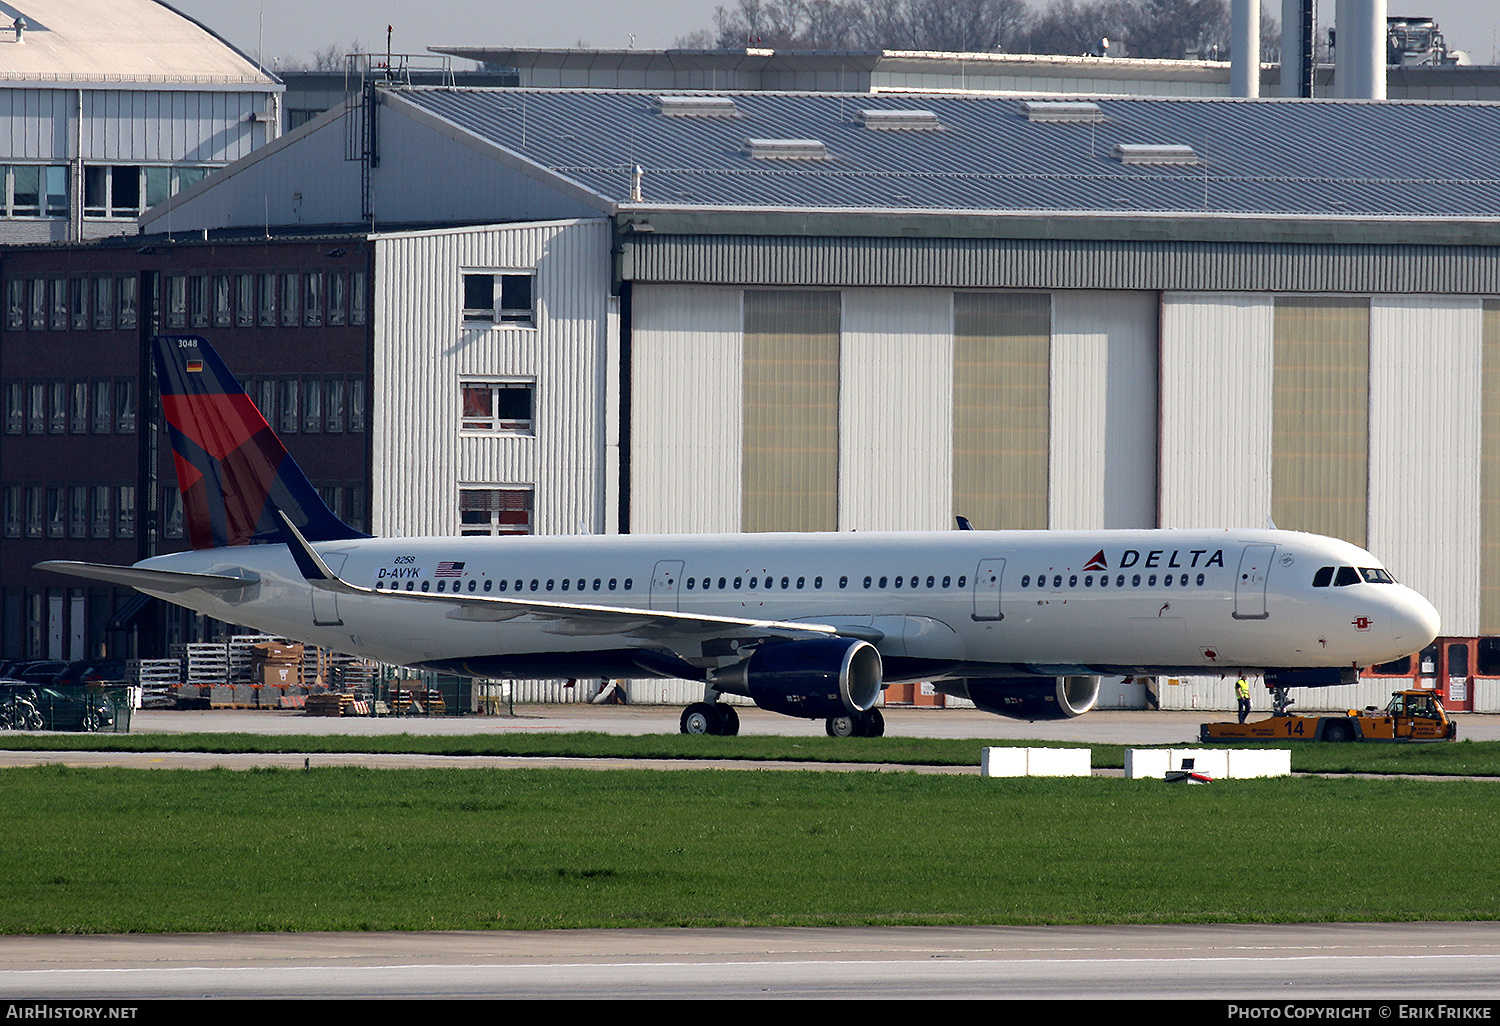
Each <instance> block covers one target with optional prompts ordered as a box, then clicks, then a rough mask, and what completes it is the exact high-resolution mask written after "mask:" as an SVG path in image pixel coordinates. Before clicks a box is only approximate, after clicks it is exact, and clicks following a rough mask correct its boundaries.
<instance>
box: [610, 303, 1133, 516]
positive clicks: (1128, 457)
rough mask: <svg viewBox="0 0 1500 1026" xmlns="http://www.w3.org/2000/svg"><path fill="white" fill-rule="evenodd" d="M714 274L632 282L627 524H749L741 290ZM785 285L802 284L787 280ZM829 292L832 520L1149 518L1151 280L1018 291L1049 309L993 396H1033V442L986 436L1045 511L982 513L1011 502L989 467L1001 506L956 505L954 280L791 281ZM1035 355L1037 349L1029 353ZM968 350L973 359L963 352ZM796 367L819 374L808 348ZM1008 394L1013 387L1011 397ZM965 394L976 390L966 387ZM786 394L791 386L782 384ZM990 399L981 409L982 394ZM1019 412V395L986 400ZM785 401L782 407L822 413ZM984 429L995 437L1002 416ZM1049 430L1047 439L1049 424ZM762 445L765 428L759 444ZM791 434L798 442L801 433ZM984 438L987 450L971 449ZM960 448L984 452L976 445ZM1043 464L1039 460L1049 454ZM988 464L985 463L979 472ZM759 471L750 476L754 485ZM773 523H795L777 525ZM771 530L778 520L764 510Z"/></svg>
mask: <svg viewBox="0 0 1500 1026" xmlns="http://www.w3.org/2000/svg"><path fill="white" fill-rule="evenodd" d="M763 291H764V290H746V289H742V288H733V287H722V286H709V285H637V286H635V288H634V290H633V292H632V300H631V306H632V317H631V322H632V324H631V341H630V359H631V380H632V385H631V388H632V393H633V394H632V400H631V440H630V442H631V445H630V467H631V469H630V474H631V488H630V499H631V511H630V524H631V530H632V531H633V532H641V533H652V532H675V531H735V530H741V529H746V522H747V519H753V518H747V515H746V510H747V506H746V503H747V502H750V501H753V500H748V499H747V497H746V483H745V473H746V470H745V468H746V457H745V449H746V442H745V438H746V434H745V432H746V428H745V421H746V417H747V416H749V414H747V412H746V411H747V407H749V408H752V409H753V407H754V404H755V402H756V401H757V400H755V399H753V398H751V397H749V395H748V393H747V389H751V388H753V387H754V386H753V385H751V384H747V381H746V373H747V372H746V369H745V368H746V365H747V364H746V361H747V357H746V353H745V350H746V335H747V328H746V314H745V310H744V302H745V296H746V294H747V292H752V293H759V292H763ZM780 291H787V292H795V291H798V290H780ZM802 291H806V292H815V293H820V294H822V295H826V296H830V297H832V298H834V299H835V300H836V312H837V318H838V321H837V338H836V339H835V341H836V344H837V345H836V348H837V356H836V368H835V372H836V380H835V384H836V389H837V393H836V394H837V400H836V404H837V405H836V409H835V410H833V411H832V414H831V415H832V417H833V418H834V420H835V422H836V435H837V440H836V443H835V444H836V453H833V454H830V457H831V458H830V459H829V460H828V462H827V463H826V464H825V465H826V466H828V467H831V468H832V471H831V472H832V480H829V481H826V482H824V485H825V487H826V488H827V490H828V491H829V492H830V493H831V494H832V495H834V496H836V508H837V512H836V521H834V522H833V523H830V524H829V525H828V527H827V528H825V529H837V530H862V531H872V530H945V529H948V528H949V527H951V526H952V524H953V515H954V514H955V513H964V514H966V515H969V516H971V518H972V519H974V520H975V522H976V526H978V527H981V528H983V527H991V526H1029V527H1047V526H1052V527H1064V528H1080V529H1082V528H1094V527H1149V526H1153V525H1154V523H1155V517H1156V476H1157V475H1156V464H1157V452H1156V429H1157V410H1156V407H1157V403H1156V379H1157V367H1156V348H1157V303H1158V301H1157V296H1156V294H1155V293H1145V292H1103V291H1074V292H1061V291H1059V292H1056V293H1052V294H1050V295H1048V294H1046V293H1021V294H1016V295H1027V296H1033V297H1036V298H1038V299H1040V300H1041V303H1042V306H1041V309H1042V315H1043V316H1044V317H1046V318H1048V319H1049V321H1050V324H1051V329H1050V339H1049V338H1043V340H1042V345H1043V353H1044V355H1043V358H1042V360H1041V361H1040V363H1039V364H1035V365H1029V366H1024V367H1023V366H1021V365H1016V366H1014V367H1007V366H1001V367H1000V372H999V373H1000V378H1001V379H1011V378H1022V377H1025V378H1029V379H1031V381H1032V383H1033V386H1032V387H1030V388H1026V387H1022V388H1008V389H1007V390H1006V392H1005V393H1004V394H1003V396H1001V397H999V398H994V397H992V398H991V400H990V402H991V404H992V405H993V406H996V407H1000V406H1004V405H1005V404H1007V403H1011V402H1012V401H1014V402H1015V403H1017V404H1019V405H1021V406H1026V405H1031V406H1034V407H1035V409H1034V410H1032V411H1026V410H1021V411H1019V413H1020V414H1022V415H1024V414H1026V413H1027V412H1031V413H1035V414H1037V416H1036V417H1033V418H1032V420H1034V421H1035V420H1037V419H1038V418H1039V423H1040V428H1039V431H1040V434H1041V439H1040V443H1041V445H1040V450H1039V452H1038V453H1036V454H1026V453H1022V454H1020V455H1017V454H1015V453H1005V452H999V451H995V452H992V453H989V454H988V455H990V456H993V458H994V459H995V460H996V461H997V462H1005V463H1007V464H1015V465H1016V466H1018V467H1019V469H1017V470H1015V471H1014V473H1015V474H1018V475H1020V476H1021V477H1024V478H1027V479H1029V480H1028V481H1027V486H1028V487H1029V488H1034V489H1035V491H1036V492H1037V494H1039V495H1040V496H1041V497H1042V499H1043V502H1044V503H1045V509H1046V513H1045V514H1044V515H1045V520H1046V522H1028V523H1005V524H991V523H988V522H987V520H988V519H990V517H991V516H993V517H995V518H1001V517H1008V516H1009V517H1014V516H1019V515H1021V514H1019V513H1017V512H1015V511H1014V510H1013V509H1010V508H1008V507H1007V504H1006V500H1005V496H1004V495H1003V494H998V493H1000V492H1003V491H1004V489H1003V488H1001V486H1000V484H999V482H998V479H997V482H996V485H995V488H994V489H992V490H991V494H993V495H995V496H996V498H997V502H996V507H995V509H996V512H995V513H993V514H991V515H986V514H984V513H982V512H981V511H976V510H973V509H971V508H970V507H969V504H968V503H961V504H963V505H964V507H965V508H964V509H957V508H955V499H954V492H955V487H957V485H956V483H955V479H956V477H958V476H961V475H962V474H964V473H966V472H967V473H971V474H972V473H975V472H974V471H966V470H965V468H963V467H956V465H955V464H956V460H955V455H954V453H955V417H956V416H958V415H959V414H957V413H956V405H955V404H956V400H955V378H956V376H957V378H958V380H959V383H960V384H963V378H964V376H965V375H966V374H970V373H972V369H965V367H962V366H959V364H958V363H956V361H955V322H954V317H955V313H954V295H955V293H954V291H953V290H951V289H901V288H896V289H890V288H850V289H843V290H802ZM1033 363H1035V361H1033ZM966 366H967V365H966ZM801 373H803V374H804V375H815V374H826V373H827V371H824V370H817V369H815V368H814V367H813V366H812V365H811V364H806V365H804V366H803V367H802V368H801ZM1018 397H1019V398H1018ZM965 401H966V402H968V401H969V400H965ZM789 402H790V401H789ZM981 412H983V411H981ZM991 412H998V413H1000V414H1002V415H1004V416H1006V417H1013V416H1014V415H1016V414H1017V413H1018V411H1016V410H997V411H991ZM817 416H819V415H818V414H816V413H810V412H809V410H808V409H807V408H806V407H805V406H801V405H797V406H795V407H794V406H792V405H788V407H787V408H786V409H785V411H784V414H783V417H782V419H784V420H786V421H794V420H800V419H816V418H817ZM1011 423H1014V421H1013V420H1002V422H1001V425H1000V426H999V427H998V428H996V429H995V431H994V434H995V436H996V438H997V439H998V441H997V442H996V444H997V445H1001V446H1004V445H1006V444H1007V442H1006V437H1007V436H1006V429H1007V426H1008V425H1009V424H1011ZM1049 437H1050V445H1049V444H1048V442H1047V439H1048V438H1049ZM756 444H758V443H756ZM786 444H793V445H795V444H798V443H796V442H795V441H794V442H791V443H786ZM976 451H977V452H981V453H983V450H976ZM970 459H971V461H983V460H984V459H985V456H984V455H980V456H972V457H970ZM1049 468H1050V470H1049ZM978 474H979V476H980V477H981V479H982V478H983V477H984V476H985V475H984V467H982V466H981V467H980V468H979V471H978ZM750 487H751V488H752V489H753V488H754V487H755V486H754V485H753V484H752V485H751V486H750ZM778 526H780V529H789V528H788V527H786V526H781V525H778ZM766 529H776V528H775V527H768V528H766Z"/></svg>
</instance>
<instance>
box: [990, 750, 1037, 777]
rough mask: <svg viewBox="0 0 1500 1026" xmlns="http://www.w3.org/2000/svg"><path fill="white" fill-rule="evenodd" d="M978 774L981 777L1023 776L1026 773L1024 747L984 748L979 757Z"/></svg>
mask: <svg viewBox="0 0 1500 1026" xmlns="http://www.w3.org/2000/svg"><path fill="white" fill-rule="evenodd" d="M979 775H980V776H981V777H1024V776H1025V775H1026V749H1024V748H986V749H984V750H983V751H981V752H980V757H979Z"/></svg>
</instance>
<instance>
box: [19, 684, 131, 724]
mask: <svg viewBox="0 0 1500 1026" xmlns="http://www.w3.org/2000/svg"><path fill="white" fill-rule="evenodd" d="M32 702H33V704H34V705H35V706H36V709H37V712H39V713H41V716H42V729H43V730H84V731H95V730H99V729H100V728H101V727H107V726H109V725H110V724H112V723H114V715H115V713H114V705H113V704H112V703H111V702H110V701H109V699H108V698H106V697H105V696H104V695H102V694H100V693H99V692H98V691H95V690H93V689H91V688H81V687H57V686H47V685H43V686H41V687H38V688H37V689H36V697H35V698H33V699H32Z"/></svg>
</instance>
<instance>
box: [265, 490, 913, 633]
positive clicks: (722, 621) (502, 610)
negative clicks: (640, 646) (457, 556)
mask: <svg viewBox="0 0 1500 1026" xmlns="http://www.w3.org/2000/svg"><path fill="white" fill-rule="evenodd" d="M278 515H280V516H281V518H282V523H283V530H282V534H283V536H284V537H285V538H286V540H287V547H288V548H289V549H290V550H291V553H292V558H293V559H294V560H295V561H296V563H297V569H298V570H300V571H301V572H302V576H303V577H304V578H305V579H306V580H307V582H308V583H309V584H311V585H312V586H313V587H315V588H322V589H323V590H325V591H332V592H339V593H342V594H346V595H361V596H368V597H379V598H383V599H388V600H392V601H400V602H437V603H441V604H442V605H445V606H450V607H452V610H451V611H450V612H449V613H448V616H449V618H450V619H454V620H476V621H491V622H498V621H504V620H514V619H516V618H518V617H522V616H530V617H532V618H534V619H540V620H546V621H551V626H550V627H549V628H547V629H548V630H550V631H551V632H552V633H555V634H570V635H596V634H599V635H602V634H617V635H622V636H627V637H636V638H642V639H649V640H653V641H667V640H669V639H683V640H687V641H691V642H693V643H695V644H702V643H703V642H710V641H713V640H716V639H724V640H726V641H728V640H736V641H740V642H753V641H761V640H765V639H767V638H773V637H776V638H810V637H833V636H837V635H840V634H845V633H849V634H851V636H858V637H860V638H862V639H864V640H869V641H875V640H879V638H880V637H883V636H884V635H881V634H879V632H873V631H872V630H871V628H869V627H863V628H856V629H855V630H854V631H853V632H851V631H848V630H846V629H845V628H843V627H840V626H837V625H834V624H822V623H804V622H800V621H795V620H760V619H753V618H749V617H743V618H742V617H732V616H708V615H704V614H699V613H680V612H677V611H675V610H665V609H639V608H631V607H622V606H603V605H594V604H590V603H583V602H553V601H546V600H540V599H527V598H510V597H499V596H494V595H465V594H459V593H457V592H447V593H432V592H421V591H380V590H377V589H375V588H368V587H364V586H362V585H358V584H352V583H350V582H349V581H346V580H344V579H343V578H341V577H339V575H338V574H336V573H334V572H333V571H332V570H331V569H330V568H329V567H328V564H327V563H325V562H324V561H323V559H322V557H321V556H319V555H318V553H317V551H316V550H314V549H313V547H312V546H311V545H309V544H308V542H307V539H305V538H303V537H302V534H301V532H299V531H298V530H297V528H296V526H295V525H293V524H292V522H291V521H290V520H288V519H287V518H286V515H285V514H278ZM872 633H873V634H875V635H876V637H874V638H872V637H870V635H871V634H872ZM669 647H670V646H669Z"/></svg>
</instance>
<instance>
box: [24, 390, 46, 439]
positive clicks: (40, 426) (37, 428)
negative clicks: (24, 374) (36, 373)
mask: <svg viewBox="0 0 1500 1026" xmlns="http://www.w3.org/2000/svg"><path fill="white" fill-rule="evenodd" d="M26 433H27V434H28V435H45V434H46V433H47V386H46V385H43V384H41V383H40V382H36V381H33V382H30V383H29V384H27V386H26Z"/></svg>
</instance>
